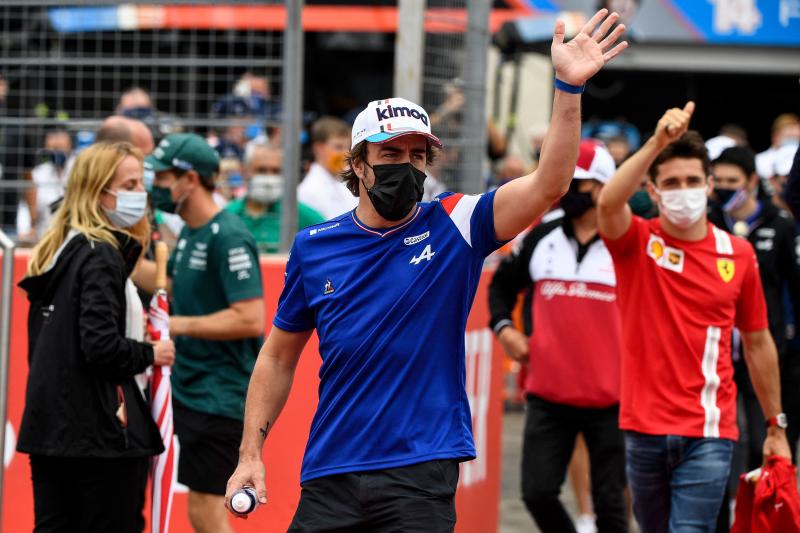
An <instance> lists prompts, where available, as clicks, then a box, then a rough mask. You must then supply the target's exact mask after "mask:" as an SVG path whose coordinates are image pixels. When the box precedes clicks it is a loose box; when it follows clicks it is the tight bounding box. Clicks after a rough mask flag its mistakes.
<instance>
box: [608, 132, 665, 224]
mask: <svg viewBox="0 0 800 533" xmlns="http://www.w3.org/2000/svg"><path fill="white" fill-rule="evenodd" d="M661 150H663V147H662V146H659V144H658V143H657V141H656V139H655V138H654V137H651V138H650V139H648V140H647V142H645V144H644V145H643V146H642V148H641V149H639V150H638V151H637V152H636V153H635V154H633V155H632V156H631V157H630V158H628V159H627V160H626V161H625V162H624V163H622V164H621V165H620V166H619V168H618V169H617V171H616V172H615V173H614V177H613V179H612V180H611V181H609V182H608V183H607V184H606V185H605V187H603V191H602V192H601V193H600V198H599V200H598V207H599V208H600V210H601V211H604V210H605V211H619V210H621V209H623V208H624V207H625V205H626V204H627V203H628V200H629V199H630V197H631V196H633V193H635V192H636V191H637V189H639V187H640V185H641V183H642V177H643V176H645V175H646V174H647V170H648V169H649V168H650V165H652V164H653V161H655V159H656V157H658V154H659V153H661Z"/></svg>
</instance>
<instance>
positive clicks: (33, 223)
mask: <svg viewBox="0 0 800 533" xmlns="http://www.w3.org/2000/svg"><path fill="white" fill-rule="evenodd" d="M71 152H72V138H71V137H70V135H69V132H67V131H66V130H61V129H55V130H52V131H48V132H47V133H46V134H45V137H44V147H43V148H42V149H41V150H40V151H39V152H38V154H37V155H38V161H37V165H36V166H35V167H33V170H32V171H31V178H32V180H33V184H34V185H33V187H31V188H30V189H28V190H27V191H26V192H25V197H24V199H21V201H20V202H19V207H18V210H17V233H18V234H19V235H20V238H21V239H24V240H33V241H35V240H36V239H37V238H38V237H39V236H41V235H42V234H43V233H44V231H45V230H46V229H47V225H48V223H49V221H50V204H52V203H53V202H55V201H56V200H58V199H59V198H61V197H62V196H63V195H64V187H65V186H66V183H67V175H68V172H69V165H67V162H68V161H69V158H70V153H71Z"/></svg>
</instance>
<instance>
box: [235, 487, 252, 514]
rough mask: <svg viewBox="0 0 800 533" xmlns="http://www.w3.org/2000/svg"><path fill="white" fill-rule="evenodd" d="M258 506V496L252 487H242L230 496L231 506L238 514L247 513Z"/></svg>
mask: <svg viewBox="0 0 800 533" xmlns="http://www.w3.org/2000/svg"><path fill="white" fill-rule="evenodd" d="M256 507H258V496H257V495H256V489H254V488H253V487H243V488H241V489H239V490H237V491H236V492H235V493H234V494H233V496H232V497H231V508H233V510H234V511H236V512H237V513H239V514H249V513H252V512H253V511H255V509H256Z"/></svg>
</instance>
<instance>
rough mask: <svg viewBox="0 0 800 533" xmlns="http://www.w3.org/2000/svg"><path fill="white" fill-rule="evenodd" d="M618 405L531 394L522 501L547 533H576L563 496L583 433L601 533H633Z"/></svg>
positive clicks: (593, 499)
mask: <svg viewBox="0 0 800 533" xmlns="http://www.w3.org/2000/svg"><path fill="white" fill-rule="evenodd" d="M618 418H619V406H618V405H615V406H613V407H608V408H603V409H591V408H583V407H572V406H569V405H562V404H556V403H551V402H548V401H545V400H543V399H541V398H538V397H536V396H533V395H528V405H527V417H526V420H525V435H524V437H525V438H524V442H523V447H522V499H523V501H524V502H525V505H526V506H527V508H528V511H529V512H530V513H531V516H532V517H533V519H534V520H535V521H536V524H537V525H538V526H539V528H540V529H541V530H542V531H543V533H551V532H553V533H573V532H574V531H575V526H574V525H573V523H572V520H571V519H570V517H569V515H568V514H567V512H566V510H565V509H564V506H563V505H562V504H561V501H560V500H559V498H558V497H559V494H560V492H561V485H562V484H563V483H564V477H565V475H566V472H567V466H568V464H569V460H570V458H571V457H572V452H573V449H574V448H575V438H576V437H577V435H578V433H580V432H582V433H583V436H584V438H585V439H586V446H587V448H588V449H589V463H590V475H591V479H592V501H593V502H594V511H595V514H596V515H597V529H598V531H599V532H600V533H606V532H620V531H621V532H625V531H628V520H627V517H626V513H625V501H624V496H623V491H624V489H625V441H624V439H623V435H622V432H621V431H620V430H619V425H618Z"/></svg>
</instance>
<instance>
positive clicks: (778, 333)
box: [708, 199, 800, 353]
mask: <svg viewBox="0 0 800 533" xmlns="http://www.w3.org/2000/svg"><path fill="white" fill-rule="evenodd" d="M761 205H762V208H761V213H760V214H759V216H758V218H757V219H756V220H754V221H753V223H752V224H751V225H750V229H749V233H748V235H747V240H748V241H750V243H751V244H752V245H753V248H755V250H756V257H757V259H758V268H759V270H760V272H761V284H762V285H763V287H764V298H765V300H766V302H767V316H768V319H769V330H770V333H772V337H773V339H775V345H776V346H777V348H778V352H779V353H783V352H784V347H785V346H786V318H785V313H784V308H783V291H784V289H785V288H788V289H789V296H790V299H791V302H792V307H793V308H794V309H795V319H796V322H800V313H798V310H800V265H799V264H798V257H797V251H796V246H797V243H798V241H797V240H796V233H795V229H794V222H793V221H792V220H791V219H790V218H789V217H788V215H786V213H785V212H782V211H779V210H778V208H777V207H775V206H774V205H773V204H772V202H770V201H769V200H768V199H762V200H761ZM708 218H709V220H710V221H711V223H712V224H714V225H715V226H717V227H718V228H721V229H724V230H725V231H732V230H733V227H732V226H733V223H732V221H730V220H728V219H727V217H726V216H725V215H724V214H723V212H722V210H721V209H719V208H718V207H715V208H714V209H712V210H711V211H710V213H709V216H708ZM795 331H798V330H797V329H795Z"/></svg>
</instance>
